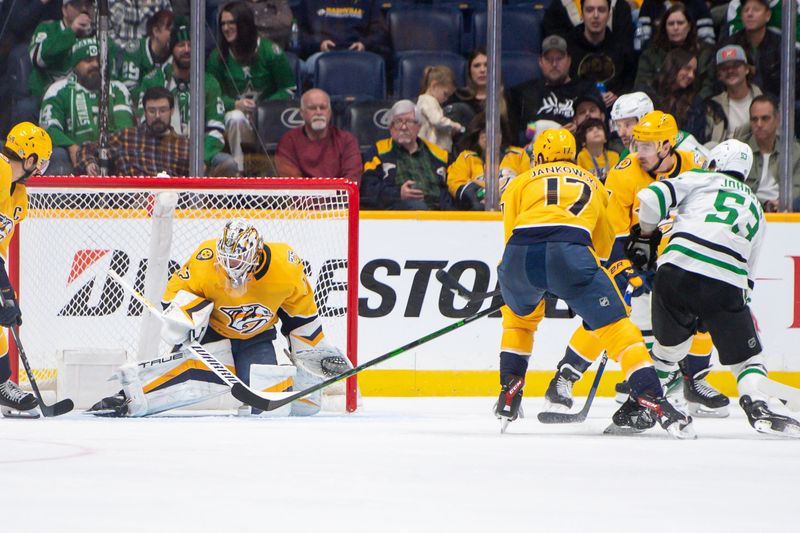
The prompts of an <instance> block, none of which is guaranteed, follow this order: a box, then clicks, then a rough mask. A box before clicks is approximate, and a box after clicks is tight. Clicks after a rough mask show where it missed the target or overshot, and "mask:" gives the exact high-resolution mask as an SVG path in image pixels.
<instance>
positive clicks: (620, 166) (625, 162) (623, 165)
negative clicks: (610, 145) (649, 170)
mask: <svg viewBox="0 0 800 533" xmlns="http://www.w3.org/2000/svg"><path fill="white" fill-rule="evenodd" d="M629 166H631V158H630V156H627V157H626V158H625V159H622V160H620V162H619V163H617V164H616V165H614V168H615V169H617V170H625V169H626V168H628V167H629Z"/></svg>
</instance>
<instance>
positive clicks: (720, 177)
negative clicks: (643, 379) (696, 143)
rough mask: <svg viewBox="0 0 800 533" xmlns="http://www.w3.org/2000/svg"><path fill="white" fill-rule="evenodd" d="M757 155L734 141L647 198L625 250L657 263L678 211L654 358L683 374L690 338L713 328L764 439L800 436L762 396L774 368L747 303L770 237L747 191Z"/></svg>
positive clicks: (663, 258)
mask: <svg viewBox="0 0 800 533" xmlns="http://www.w3.org/2000/svg"><path fill="white" fill-rule="evenodd" d="M752 164H753V151H752V150H751V149H750V147H749V146H748V145H746V144H744V143H742V142H741V141H737V140H729V141H725V142H723V143H721V144H719V145H718V146H717V147H715V148H714V149H713V150H712V151H711V153H710V160H709V170H691V171H689V172H684V173H682V174H680V175H679V176H677V177H675V178H670V179H667V180H663V181H658V182H655V183H653V184H652V185H650V186H649V187H647V188H646V189H642V190H641V191H640V192H639V193H638V196H639V201H640V211H639V228H634V231H632V232H631V239H630V240H629V241H628V246H627V247H626V251H627V252H628V255H629V257H630V258H631V261H632V262H633V263H634V264H637V263H638V264H644V266H645V267H647V266H648V265H650V266H652V263H654V262H655V254H656V249H657V247H658V242H659V241H660V234H659V231H658V229H657V228H658V224H659V222H661V221H662V220H664V219H666V218H667V217H668V216H669V215H670V211H673V212H675V213H676V216H675V219H674V226H673V230H672V232H671V234H670V241H669V243H668V245H667V247H666V248H665V249H664V250H663V252H662V253H661V255H660V257H659V258H658V269H657V270H656V275H655V281H654V284H653V293H652V319H653V333H654V336H655V339H656V340H655V343H654V344H653V348H652V355H653V361H654V363H655V365H656V368H657V369H659V370H661V371H662V372H672V371H675V370H676V369H677V364H678V361H680V360H681V359H683V358H684V357H685V356H686V353H687V351H688V349H689V345H690V344H691V341H692V335H694V334H695V333H696V332H697V331H703V330H707V331H708V332H709V333H710V334H711V338H712V340H713V341H714V345H715V346H716V347H717V350H718V352H719V360H720V363H722V364H723V365H724V366H728V367H729V368H730V369H731V371H732V372H733V374H734V375H735V376H736V379H737V385H738V388H739V393H740V399H739V404H740V405H741V406H742V408H743V409H744V411H745V413H746V414H747V418H748V420H749V422H750V424H751V425H752V426H753V427H754V428H755V429H756V430H758V431H760V432H763V433H773V434H779V435H785V436H792V437H800V423H798V422H797V421H796V420H794V419H792V418H789V417H787V416H783V415H780V414H777V413H774V412H773V411H771V410H770V409H769V406H768V404H767V400H768V396H767V394H765V393H763V392H762V390H761V387H760V385H761V383H762V382H763V381H765V380H767V370H766V368H765V366H764V358H763V356H762V355H761V351H762V349H761V341H760V339H759V337H758V333H757V331H756V327H755V323H754V320H753V316H752V314H751V312H750V308H749V307H748V305H747V303H748V301H749V295H750V292H751V291H752V289H753V286H754V278H755V276H754V271H755V266H756V261H757V260H758V254H759V250H760V248H761V244H762V241H763V238H764V233H765V230H766V224H765V221H764V212H763V211H762V209H761V205H760V203H759V201H758V199H757V198H756V196H755V194H754V193H753V192H752V191H751V190H750V188H749V187H747V185H745V184H744V178H745V177H746V176H747V175H748V173H749V172H750V168H751V166H752Z"/></svg>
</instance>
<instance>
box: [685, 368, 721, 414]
mask: <svg viewBox="0 0 800 533" xmlns="http://www.w3.org/2000/svg"><path fill="white" fill-rule="evenodd" d="M681 366H682V367H683V365H681ZM710 371H711V369H710V368H707V369H705V370H701V371H700V372H698V373H697V374H695V375H694V376H690V375H689V374H688V373H687V374H685V375H684V382H683V395H684V397H685V398H686V402H687V403H688V406H689V412H690V413H691V414H693V415H695V416H699V417H701V418H725V417H727V416H728V415H729V414H730V410H729V408H728V405H729V404H730V403H731V402H730V400H729V399H728V397H727V396H725V395H724V394H722V393H721V392H719V391H718V390H717V389H715V388H714V387H712V386H711V385H709V383H708V381H706V377H707V376H708V373H709V372H710Z"/></svg>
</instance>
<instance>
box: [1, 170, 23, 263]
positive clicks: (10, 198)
mask: <svg viewBox="0 0 800 533" xmlns="http://www.w3.org/2000/svg"><path fill="white" fill-rule="evenodd" d="M27 215H28V192H27V191H26V189H25V186H24V185H21V184H19V183H14V181H13V175H12V173H11V164H10V163H9V161H8V158H6V157H5V156H4V155H2V154H0V255H1V256H2V257H3V259H4V260H6V259H8V245H9V243H10V242H11V237H13V235H14V228H15V227H16V225H17V224H19V223H20V222H22V221H23V220H24V219H25V217H26V216H27Z"/></svg>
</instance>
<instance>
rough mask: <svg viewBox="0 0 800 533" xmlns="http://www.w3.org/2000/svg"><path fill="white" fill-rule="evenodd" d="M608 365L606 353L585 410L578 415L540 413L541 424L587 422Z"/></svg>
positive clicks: (584, 406) (584, 407) (598, 369)
mask: <svg viewBox="0 0 800 533" xmlns="http://www.w3.org/2000/svg"><path fill="white" fill-rule="evenodd" d="M606 363H608V354H606V353H605V352H604V353H603V357H602V358H601V359H600V366H598V367H597V374H595V376H594V381H593V382H592V388H591V389H589V395H588V396H587V397H586V403H585V404H583V408H582V409H581V410H580V411H578V412H577V413H550V412H543V413H539V415H538V418H539V422H541V423H542V424H576V423H579V422H583V421H584V420H586V417H587V415H588V414H589V409H591V408H592V402H593V401H594V396H595V394H597V387H598V386H599V385H600V378H602V377H603V370H605V369H606Z"/></svg>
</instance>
